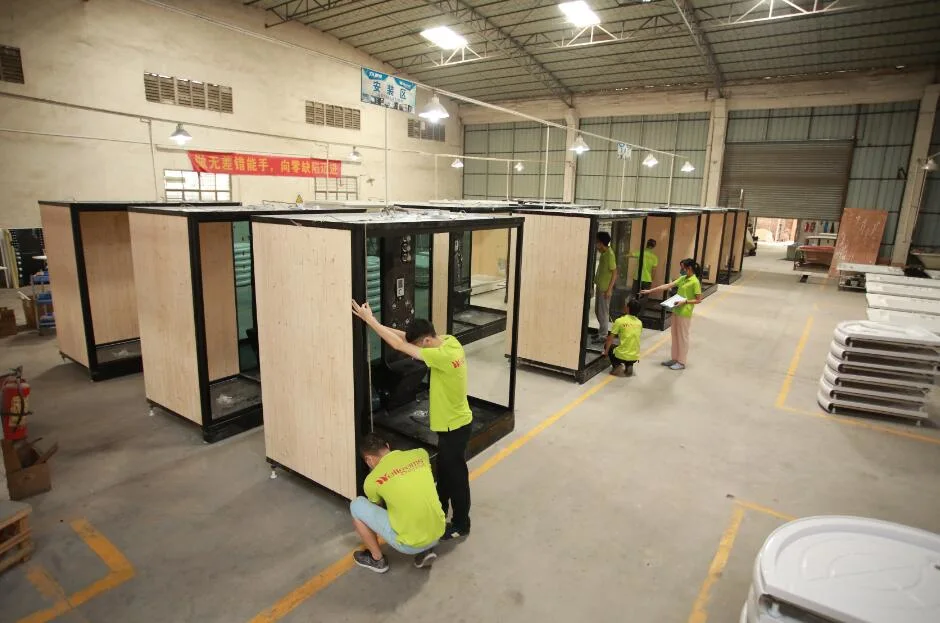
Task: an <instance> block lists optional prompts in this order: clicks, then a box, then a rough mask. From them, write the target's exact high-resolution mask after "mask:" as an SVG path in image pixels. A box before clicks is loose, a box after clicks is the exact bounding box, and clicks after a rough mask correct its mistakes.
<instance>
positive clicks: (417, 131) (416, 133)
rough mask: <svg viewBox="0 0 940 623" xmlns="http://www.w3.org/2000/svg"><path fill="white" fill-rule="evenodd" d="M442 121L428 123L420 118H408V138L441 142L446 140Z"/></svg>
mask: <svg viewBox="0 0 940 623" xmlns="http://www.w3.org/2000/svg"><path fill="white" fill-rule="evenodd" d="M445 128H446V126H445V125H444V124H443V123H428V122H427V121H424V120H422V119H409V120H408V138H419V139H421V140H425V141H437V142H439V143H443V142H444V141H445V140H446V137H445V132H444V130H445Z"/></svg>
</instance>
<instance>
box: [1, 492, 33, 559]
mask: <svg viewBox="0 0 940 623" xmlns="http://www.w3.org/2000/svg"><path fill="white" fill-rule="evenodd" d="M32 511H33V509H32V507H31V506H30V505H29V504H24V503H22V502H11V501H9V500H0V573H2V572H3V571H6V570H7V569H9V568H10V567H12V566H13V565H15V564H16V563H18V562H25V561H27V560H29V557H30V556H31V555H32V553H33V539H32V534H31V533H30V531H29V515H30V513H31V512H32Z"/></svg>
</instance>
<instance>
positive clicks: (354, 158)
mask: <svg viewBox="0 0 940 623" xmlns="http://www.w3.org/2000/svg"><path fill="white" fill-rule="evenodd" d="M346 160H349V161H350V162H359V161H361V160H362V154H360V153H359V150H357V149H356V146H355V145H353V148H352V151H351V152H349V155H348V156H346Z"/></svg>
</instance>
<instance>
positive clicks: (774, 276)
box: [0, 246, 940, 623]
mask: <svg viewBox="0 0 940 623" xmlns="http://www.w3.org/2000/svg"><path fill="white" fill-rule="evenodd" d="M775 256H782V250H771V249H768V248H767V247H764V246H762V248H761V254H760V255H758V256H757V257H755V258H748V259H747V261H746V263H745V278H744V279H742V280H741V281H739V282H738V283H737V284H735V285H732V286H722V287H721V289H720V292H719V293H718V294H716V295H713V296H712V297H710V298H708V299H706V301H705V303H704V304H703V305H702V306H701V307H699V308H698V310H697V311H696V317H695V320H694V325H693V347H692V355H691V359H690V367H689V368H688V369H687V370H686V371H684V372H681V373H676V372H671V371H669V370H666V369H665V368H662V367H661V366H659V365H658V362H659V361H660V360H662V359H663V358H665V357H666V356H667V355H668V348H669V342H668V338H666V339H661V336H660V335H659V334H650V335H648V336H647V337H646V338H645V340H644V344H643V348H644V349H645V350H647V351H648V350H650V349H651V348H653V347H655V350H654V352H651V353H647V355H646V356H645V359H644V361H643V362H642V363H641V364H640V366H639V367H638V375H637V376H636V377H635V378H632V379H614V380H613V381H608V380H607V377H606V375H601V376H598V377H596V378H595V379H593V380H592V381H591V382H589V383H587V384H585V385H583V386H579V385H577V384H575V383H573V382H571V381H570V380H567V379H565V378H563V377H558V376H553V375H548V374H543V373H540V372H537V371H532V370H529V369H521V370H520V373H519V379H518V395H517V425H516V432H515V433H514V434H513V435H512V436H511V437H510V438H508V439H505V440H503V441H502V442H501V443H500V444H498V446H497V448H494V449H491V450H490V451H489V452H487V453H486V454H484V455H483V456H481V457H478V458H477V459H475V461H474V462H473V464H472V465H471V467H472V468H477V469H478V470H479V469H480V466H482V465H484V463H485V461H486V460H487V458H489V457H493V456H495V455H496V453H497V451H498V450H499V449H500V448H509V449H510V450H512V452H511V453H510V454H508V456H504V457H503V458H502V460H500V461H499V462H498V463H496V464H495V465H492V467H491V469H488V470H487V471H483V472H482V473H478V476H479V477H478V478H476V479H475V480H474V481H473V501H474V505H473V520H474V523H473V530H474V531H473V534H472V535H471V536H470V538H469V539H468V540H467V541H466V542H465V543H463V544H460V545H458V546H457V547H456V548H442V556H441V558H440V559H439V560H438V562H437V564H436V565H435V566H434V568H433V570H432V571H431V572H430V573H428V572H422V571H419V570H416V569H414V568H412V567H411V565H410V560H409V559H406V558H404V557H400V556H395V555H392V557H391V562H392V570H391V572H390V573H389V574H387V575H385V576H377V575H374V574H370V573H368V572H366V571H363V570H360V569H357V568H353V569H351V570H348V572H344V571H345V570H346V569H347V567H348V564H347V563H345V562H338V563H337V561H343V560H346V559H348V558H347V557H348V553H349V551H350V550H351V549H352V548H354V547H355V546H356V545H357V542H356V539H355V537H354V535H353V533H352V532H351V530H350V526H349V521H348V517H347V512H346V504H345V503H344V502H343V501H342V500H340V499H338V498H336V497H335V496H332V495H330V494H327V493H324V492H323V491H321V490H318V489H316V488H314V487H312V486H310V485H309V484H307V483H305V482H302V481H300V480H298V479H296V478H292V477H290V476H281V477H279V478H277V479H276V480H270V479H269V470H268V468H267V466H266V465H265V463H264V442H263V434H262V432H261V430H260V429H259V430H256V431H253V432H250V433H247V434H244V435H241V436H239V437H235V438H232V439H229V440H227V441H224V442H222V443H219V444H215V445H212V446H207V445H204V444H203V443H202V441H201V438H200V436H199V435H198V434H197V432H196V430H195V429H194V428H191V427H190V426H188V425H187V424H186V423H184V422H181V421H178V420H176V419H171V418H168V417H161V416H157V417H148V415H147V409H146V407H145V404H144V392H143V380H142V378H141V377H140V376H133V377H129V378H122V379H115V380H111V381H106V382H104V383H99V384H92V383H90V382H89V381H88V380H87V377H86V376H85V375H84V374H83V372H82V371H81V370H80V369H79V368H78V367H77V366H75V365H73V364H65V363H62V362H61V360H60V359H59V357H58V355H57V352H56V348H55V343H54V338H38V337H35V336H32V335H19V336H16V337H13V338H8V339H5V340H0V366H2V367H9V366H11V365H13V364H17V363H22V364H23V365H24V366H25V369H26V371H27V373H28V375H29V379H30V381H31V382H32V384H33V390H34V394H33V395H34V399H33V409H34V411H35V412H36V416H35V417H34V419H33V420H32V422H31V424H30V431H31V433H32V434H33V436H42V437H45V438H47V439H56V440H58V441H59V443H60V445H61V451H60V452H59V454H58V455H57V456H56V457H55V458H54V459H53V470H54V489H53V491H51V492H50V493H48V494H45V495H42V496H39V497H36V498H33V499H32V500H31V503H32V504H33V507H34V527H35V535H36V541H37V546H38V549H37V552H36V554H35V555H34V557H33V559H32V561H31V562H30V563H29V565H27V566H20V567H18V568H16V569H14V570H12V571H9V572H7V573H6V574H4V575H3V576H2V577H0V604H2V608H0V623H7V622H13V621H20V620H21V619H22V618H23V617H26V616H28V615H30V614H31V613H34V612H36V611H37V610H41V609H44V608H46V609H47V608H50V607H51V606H53V605H54V604H55V603H56V601H57V598H56V597H55V595H54V593H55V592H56V591H61V592H62V593H64V594H66V595H73V594H74V593H76V592H78V591H81V590H82V589H83V588H85V587H89V586H92V587H93V588H92V589H89V590H90V591H91V596H90V598H88V599H87V600H85V598H86V597H88V596H89V593H88V592H86V593H79V595H81V596H82V597H81V598H79V599H74V598H73V600H74V601H84V603H81V604H79V605H74V604H72V605H70V604H68V603H65V605H64V606H63V605H60V608H62V609H63V612H64V614H62V615H61V616H59V617H58V618H57V619H56V620H57V621H64V622H67V623H73V622H80V621H134V622H138V621H144V622H149V621H154V622H158V621H159V622H166V621H174V622H183V621H187V622H188V621H192V622H196V621H199V622H201V623H202V622H210V621H218V622H226V623H230V622H236V623H237V622H241V621H251V620H259V621H261V620H264V621H274V620H282V621H286V622H288V623H298V622H301V621H330V622H334V621H337V622H338V621H349V622H354V623H359V622H363V623H364V622H366V621H368V622H370V623H374V622H375V621H399V620H402V621H405V620H406V621H409V622H412V623H417V622H423V621H427V622H431V621H435V622H437V621H453V622H458V621H468V622H470V621H474V622H476V621H507V622H508V621H534V620H547V621H560V620H589V621H611V622H614V621H616V622H621V621H625V620H629V621H637V622H647V621H657V622H658V621H663V622H667V621H669V622H672V621H686V620H694V621H696V622H697V623H703V622H704V621H706V620H709V621H715V622H717V621H732V620H735V621H736V620H737V619H736V616H737V614H738V612H739V611H740V608H741V604H742V603H743V600H744V599H745V596H746V591H747V588H748V585H749V583H750V573H751V565H752V563H753V559H754V555H755V553H756V552H757V550H758V548H759V547H760V545H761V543H762V541H763V539H764V538H765V537H766V536H767V534H768V533H769V532H770V531H771V530H773V529H774V528H775V527H776V526H778V525H780V524H781V523H782V520H781V519H780V518H779V517H777V516H774V515H772V514H768V513H767V512H764V510H748V511H747V512H746V513H745V515H744V519H743V521H742V522H741V525H740V529H739V530H738V531H737V532H736V539H735V540H734V543H733V547H732V548H730V553H729V557H728V562H727V566H726V567H725V568H724V569H723V570H720V571H722V572H721V573H715V574H713V576H714V577H713V580H714V581H713V582H710V583H709V585H708V586H705V587H704V588H703V582H705V580H706V578H707V577H708V575H709V566H710V565H711V564H712V559H713V557H714V556H715V553H716V549H717V548H718V547H719V541H720V539H721V537H722V534H723V533H724V532H725V531H726V529H727V527H728V525H729V521H730V520H731V519H732V516H733V514H734V512H735V509H736V508H739V507H738V506H737V504H739V503H746V504H748V505H750V506H751V507H752V508H758V505H759V507H766V508H765V510H767V509H769V510H771V511H775V512H776V513H778V514H779V515H784V516H786V515H791V516H805V515H814V514H829V513H840V514H854V515H865V516H870V517H877V518H881V519H887V520H892V521H899V522H903V523H906V524H910V525H913V526H917V527H920V528H925V529H928V530H932V531H934V532H940V496H937V495H936V483H937V482H938V476H940V431H937V430H935V429H933V428H931V427H929V426H925V427H914V426H912V425H910V424H905V423H897V422H892V421H887V420H877V419H860V418H855V419H849V418H834V417H822V413H821V411H820V410H819V409H818V408H817V407H816V406H815V398H814V396H815V392H816V382H817V380H818V377H819V373H820V371H821V368H822V366H823V360H824V355H825V352H826V350H827V348H828V344H829V341H830V339H831V335H832V329H833V327H834V326H835V324H836V323H837V322H838V321H840V320H843V319H848V318H862V317H863V316H864V298H863V297H862V296H860V295H858V294H854V293H846V292H839V291H837V290H836V288H835V287H834V285H833V284H828V285H822V284H821V282H819V279H818V278H815V279H816V281H817V283H810V284H799V283H797V275H796V274H795V273H793V272H792V270H791V267H790V264H789V263H786V262H783V261H780V260H779V259H776V257H775ZM810 318H811V319H812V321H811V325H810V326H809V330H808V334H807V335H808V338H807V340H806V343H805V349H804V350H803V351H802V353H801V356H800V357H799V360H798V362H797V365H796V367H795V373H794V375H793V377H792V385H791V386H790V388H789V391H788V392H786V394H787V395H786V396H785V402H784V406H785V409H781V408H777V407H775V403H776V401H777V400H778V398H779V397H780V394H781V388H782V387H784V386H785V379H786V378H787V375H788V370H790V368H791V362H792V361H793V360H794V352H795V350H796V348H797V344H798V342H799V341H800V338H801V336H802V335H803V334H804V331H806V329H807V325H808V320H809V319H810ZM548 339H550V336H548ZM471 374H472V372H471ZM298 382H302V379H301V378H298ZM585 392H589V395H587V396H586V397H584V396H585ZM591 392H592V393H591ZM572 403H573V404H572ZM569 405H570V408H566V406H569ZM559 413H561V415H560V417H554V418H553V419H552V420H551V421H552V423H551V425H549V426H547V427H542V428H539V429H536V430H535V433H534V434H532V433H530V431H532V430H533V429H534V428H535V427H537V426H538V425H539V424H540V423H541V422H543V421H544V420H546V418H551V417H552V416H553V414H554V415H555V416H558V414H559ZM520 444H521V445H520ZM80 518H84V519H86V520H87V521H88V522H89V523H90V524H91V525H92V526H93V527H94V528H95V529H96V530H97V531H99V532H100V534H101V535H103V536H104V537H105V538H106V539H107V540H108V541H110V542H111V543H112V544H113V545H114V546H115V547H116V548H117V550H119V551H120V552H121V554H123V556H124V557H126V559H127V561H129V564H130V565H132V567H133V571H134V574H133V577H131V578H130V579H126V581H121V582H112V583H111V584H108V583H107V582H106V583H105V588H109V587H110V589H109V590H101V591H97V592H96V590H97V589H95V588H94V586H95V585H94V583H95V582H96V581H98V580H101V579H102V578H105V577H106V576H107V575H108V568H107V567H106V566H105V564H104V562H103V561H102V559H101V558H100V557H99V556H98V555H96V554H95V553H94V552H92V550H91V549H89V546H88V545H87V544H86V543H85V542H84V541H83V540H82V539H81V538H79V536H78V534H77V533H76V531H75V530H74V529H73V527H71V526H70V521H73V520H75V519H80ZM726 545H730V543H727V541H726ZM43 572H45V573H46V574H48V576H49V577H51V578H53V579H54V582H52V587H51V588H50V583H49V582H48V581H41V578H42V573H43ZM324 572H325V573H324ZM334 572H336V573H334ZM337 574H338V577H335V576H336V575H337ZM56 583H57V584H58V585H59V586H61V589H59V588H58V587H56V586H55V584H56ZM305 583H306V584H305ZM37 585H38V586H40V587H43V589H44V590H45V591H46V592H47V593H49V595H52V596H49V595H43V594H41V593H40V592H39V590H37V588H36V586H37ZM112 585H113V587H111V586H112ZM298 589H299V590H298ZM309 595H312V596H310V597H309V598H308V599H305V597H307V596H309ZM285 598H286V599H285ZM58 601H60V602H61V601H62V599H61V597H59V598H58ZM693 604H697V606H695V608H696V614H695V617H694V618H690V614H691V613H692V612H693ZM272 607H275V608H274V610H272V611H269V612H268V614H269V615H270V616H268V617H267V618H259V619H253V617H255V616H256V615H259V614H260V613H263V612H265V611H266V610H267V609H269V608H272ZM32 620H33V621H36V620H51V618H50V617H46V618H41V617H40V618H39V619H35V618H34V619H32Z"/></svg>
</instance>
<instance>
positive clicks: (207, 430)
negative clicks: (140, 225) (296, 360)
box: [128, 203, 365, 443]
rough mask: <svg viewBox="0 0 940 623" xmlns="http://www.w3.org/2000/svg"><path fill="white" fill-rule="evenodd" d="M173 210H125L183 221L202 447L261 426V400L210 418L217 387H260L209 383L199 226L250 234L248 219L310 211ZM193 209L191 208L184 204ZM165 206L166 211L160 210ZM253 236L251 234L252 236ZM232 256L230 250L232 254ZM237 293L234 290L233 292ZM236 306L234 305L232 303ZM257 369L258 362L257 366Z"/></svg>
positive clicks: (152, 403)
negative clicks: (235, 227) (238, 228)
mask: <svg viewBox="0 0 940 623" xmlns="http://www.w3.org/2000/svg"><path fill="white" fill-rule="evenodd" d="M172 205H176V206H177V209H173V208H172V207H169V206H167V204H142V205H139V206H135V207H130V208H128V211H130V212H144V213H147V214H161V215H164V216H176V217H184V218H186V228H187V244H188V245H189V276H190V284H191V287H192V300H193V326H194V327H195V332H196V336H195V337H196V373H197V375H198V387H199V410H200V414H199V415H200V419H201V420H202V424H200V425H199V427H200V428H201V429H202V438H203V440H204V441H205V442H206V443H215V442H216V441H221V440H222V439H226V438H228V437H231V436H233V435H237V434H238V433H241V432H244V431H247V430H251V429H252V428H255V427H258V426H261V424H262V423H263V413H262V404H261V400H260V399H259V400H258V403H257V404H255V405H250V406H248V407H244V408H242V409H239V410H238V411H234V412H232V413H229V414H227V415H225V416H223V417H220V418H218V419H213V418H212V388H213V387H215V386H217V385H219V384H220V383H226V382H228V381H231V380H233V379H236V378H237V379H243V380H245V381H248V382H251V383H255V384H257V385H259V386H260V385H261V382H260V381H259V380H258V379H255V378H253V377H251V376H248V375H245V374H241V373H239V374H232V375H229V376H226V377H223V378H220V379H214V380H212V381H210V380H209V354H208V350H207V349H208V346H207V343H206V342H207V340H206V315H205V299H204V296H203V289H202V246H201V244H200V232H199V226H200V225H201V224H202V223H229V224H234V223H236V222H239V221H246V222H248V224H249V231H251V229H250V228H251V217H252V216H253V215H258V214H285V215H289V214H310V213H314V212H315V211H314V210H309V209H307V210H305V209H303V208H298V209H297V210H283V209H281V210H278V209H270V210H266V209H264V208H260V209H259V208H250V209H249V208H243V209H241V210H212V211H209V210H189V211H187V210H186V209H185V208H186V207H187V204H172ZM188 205H189V206H191V207H193V206H192V204H188ZM212 205H218V204H198V207H202V206H206V207H210V206H212ZM220 205H222V206H232V205H236V206H237V205H241V204H238V203H225V204H220ZM164 206H167V207H164ZM321 212H365V208H340V209H336V210H323V211H321ZM252 233H253V232H252ZM232 252H233V253H234V250H233V251H232ZM254 277H255V261H254V254H252V257H251V309H252V313H253V314H254V317H255V318H256V319H257V317H258V310H257V303H256V301H257V297H256V296H255V280H254ZM236 291H237V290H236ZM235 304H236V305H237V301H236V302H235ZM259 365H260V362H259ZM147 402H148V403H149V404H150V406H151V408H152V407H158V408H159V409H160V410H162V411H166V412H167V413H170V414H171V415H175V416H178V417H181V418H183V419H184V420H186V421H187V422H192V420H190V419H189V418H187V417H185V416H183V415H181V414H179V413H176V412H175V411H173V410H171V409H168V408H166V407H165V406H163V405H161V404H160V403H158V402H156V401H154V400H151V399H149V398H148V399H147Z"/></svg>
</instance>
